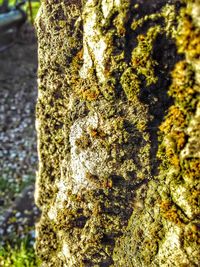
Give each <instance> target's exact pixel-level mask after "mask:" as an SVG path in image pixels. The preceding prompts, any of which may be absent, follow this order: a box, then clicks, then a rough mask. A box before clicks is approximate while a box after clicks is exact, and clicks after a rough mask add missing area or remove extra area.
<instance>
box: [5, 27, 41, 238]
mask: <svg viewBox="0 0 200 267" xmlns="http://www.w3.org/2000/svg"><path fill="white" fill-rule="evenodd" d="M0 38H1V36H0ZM36 75H37V43H36V38H35V36H34V31H33V28H32V27H31V26H29V25H25V26H23V28H22V30H21V32H20V36H18V38H17V40H16V43H15V44H14V45H13V46H12V47H11V48H9V49H7V50H5V51H3V52H1V53H0V144H1V145H0V241H2V240H3V239H5V238H8V237H9V235H12V236H13V235H14V234H15V233H16V234H17V235H19V234H21V235H22V236H23V235H24V233H23V229H25V228H26V231H27V229H28V228H29V229H28V230H29V231H32V229H30V226H31V225H34V220H35V218H36V217H37V215H38V211H37V209H36V207H35V205H34V200H33V192H34V186H33V184H34V180H35V171H36V169H37V145H36V131H35V122H34V121H35V118H34V113H35V102H36V98H37V78H36ZM28 192H29V193H28ZM27 194H28V195H27ZM20 199H21V200H22V199H23V200H24V201H20ZM23 202H25V203H26V205H24V203H23ZM22 204H23V205H22ZM27 210H28V211H27ZM34 214H35V215H34ZM23 218H24V219H23Z"/></svg>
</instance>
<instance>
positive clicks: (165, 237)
mask: <svg viewBox="0 0 200 267" xmlns="http://www.w3.org/2000/svg"><path fill="white" fill-rule="evenodd" d="M198 10H199V4H198V2H195V1H190V2H188V3H184V1H167V0H165V1H164V0H163V1H142V0H135V1H130V0H126V1H109V0H107V1H104V0H102V1H95V0H92V1H84V3H82V5H81V3H79V2H76V1H71V2H65V1H63V2H60V3H57V2H56V1H53V0H51V1H48V2H47V1H43V2H42V6H41V9H40V12H39V15H38V18H37V22H36V24H37V28H38V39H39V71H38V75H39V96H38V104H37V130H38V151H39V161H40V164H39V170H38V177H37V189H36V201H37V203H38V205H39V207H40V208H41V210H42V217H41V220H40V222H39V224H38V226H37V244H36V248H37V251H38V254H39V256H40V257H41V258H42V260H43V265H44V266H56V267H57V266H58V267H59V266H71V267H73V266H74V267H77V266H88V267H92V266H127V267H129V266H130V267H131V266H137V267H138V266H141V267H142V266H180V267H181V266H197V265H198V262H199V258H198V243H197V242H198V236H197V233H198V225H199V224H198V223H199V222H198V214H199V208H198V203H197V201H198V199H197V198H198V190H199V184H198V178H199V146H200V145H199V138H198V136H199V129H200V127H199V123H200V122H199V79H198V77H199V47H198V44H199V28H200V27H199V21H198V19H196V18H195V15H194V14H196V13H197V12H199V11H198Z"/></svg>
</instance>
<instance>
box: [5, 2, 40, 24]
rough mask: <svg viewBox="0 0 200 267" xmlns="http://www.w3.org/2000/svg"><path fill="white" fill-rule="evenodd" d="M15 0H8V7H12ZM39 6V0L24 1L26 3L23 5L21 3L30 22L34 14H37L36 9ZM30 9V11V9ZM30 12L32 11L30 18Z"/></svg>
mask: <svg viewBox="0 0 200 267" xmlns="http://www.w3.org/2000/svg"><path fill="white" fill-rule="evenodd" d="M3 1H4V0H0V6H1V5H2V3H3ZM16 2H17V1H16V0H8V3H9V7H10V8H13V7H14V6H15V4H16ZM21 2H22V1H18V3H21ZM39 7H40V0H31V1H30V2H29V1H26V3H25V4H24V5H22V9H23V10H24V11H25V12H26V14H27V16H28V20H29V21H30V22H32V19H33V20H34V19H35V17H36V15H37V12H38V9H39ZM31 9H32V11H31ZM31 12H32V18H31Z"/></svg>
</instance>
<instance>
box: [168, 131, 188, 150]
mask: <svg viewBox="0 0 200 267" xmlns="http://www.w3.org/2000/svg"><path fill="white" fill-rule="evenodd" d="M170 136H171V138H172V139H173V140H174V142H175V145H176V150H177V151H180V150H181V149H182V148H183V147H184V145H185V143H186V134H185V133H184V132H180V131H172V132H171V133H170Z"/></svg>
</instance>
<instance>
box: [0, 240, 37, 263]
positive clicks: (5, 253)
mask: <svg viewBox="0 0 200 267" xmlns="http://www.w3.org/2000/svg"><path fill="white" fill-rule="evenodd" d="M40 264H41V262H40V261H39V259H38V258H37V257H36V255H35V251H34V248H33V247H32V246H31V245H30V244H29V241H28V239H24V240H22V241H21V242H20V243H19V244H18V245H15V247H14V248H12V247H11V246H10V245H6V246H5V247H0V266H3V267H39V266H40Z"/></svg>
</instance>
